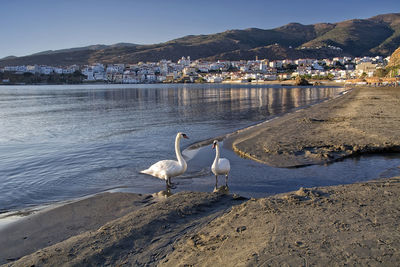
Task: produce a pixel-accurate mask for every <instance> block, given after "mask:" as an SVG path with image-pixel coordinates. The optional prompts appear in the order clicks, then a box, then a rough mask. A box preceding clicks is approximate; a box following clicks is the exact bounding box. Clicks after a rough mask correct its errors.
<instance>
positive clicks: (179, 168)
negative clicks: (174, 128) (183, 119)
mask: <svg viewBox="0 0 400 267" xmlns="http://www.w3.org/2000/svg"><path fill="white" fill-rule="evenodd" d="M182 137H183V138H186V139H189V137H187V135H186V134H184V133H177V135H176V138H175V153H176V158H177V159H178V161H176V160H161V161H159V162H156V163H154V164H153V165H151V166H150V167H149V168H148V169H146V170H143V171H141V173H144V174H148V175H152V176H155V177H158V178H160V179H164V180H165V181H166V183H167V188H168V187H170V186H171V185H172V184H171V177H175V176H178V175H181V174H182V173H184V172H185V171H186V168H187V164H186V161H185V160H184V159H183V157H182V154H181V149H180V147H179V142H180V140H181V138H182Z"/></svg>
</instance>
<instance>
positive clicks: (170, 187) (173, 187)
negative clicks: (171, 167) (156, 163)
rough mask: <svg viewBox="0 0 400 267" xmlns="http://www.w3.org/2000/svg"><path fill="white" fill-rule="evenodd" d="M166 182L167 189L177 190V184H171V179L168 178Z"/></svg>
mask: <svg viewBox="0 0 400 267" xmlns="http://www.w3.org/2000/svg"><path fill="white" fill-rule="evenodd" d="M165 181H166V182H167V188H168V189H175V188H176V186H175V184H174V183H172V182H171V178H168V179H167V180H165Z"/></svg>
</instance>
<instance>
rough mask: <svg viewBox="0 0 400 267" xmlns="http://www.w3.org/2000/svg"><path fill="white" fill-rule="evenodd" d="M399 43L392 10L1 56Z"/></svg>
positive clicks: (267, 52)
mask: <svg viewBox="0 0 400 267" xmlns="http://www.w3.org/2000/svg"><path fill="white" fill-rule="evenodd" d="M328 46H335V47H340V48H341V49H342V50H337V49H331V48H328ZM399 46H400V13H393V14H384V15H378V16H375V17H372V18H369V19H354V20H348V21H343V22H338V23H319V24H313V25H302V24H299V23H290V24H287V25H284V26H282V27H278V28H275V29H269V30H264V29H258V28H249V29H245V30H228V31H225V32H221V33H216V34H209V35H189V36H185V37H182V38H178V39H174V40H171V41H168V42H164V43H160V44H153V45H137V44H129V43H119V44H114V45H93V46H87V47H79V48H71V49H62V50H54V51H53V50H50V51H44V52H40V53H36V54H33V55H29V56H24V57H7V58H3V59H0V66H7V65H27V64H45V65H71V64H79V65H82V64H88V63H94V62H102V63H136V62H140V61H158V60H161V59H169V60H173V61H177V60H178V59H179V58H181V57H182V56H190V57H191V58H192V59H212V60H218V59H220V60H238V59H254V58H255V57H256V56H258V58H268V59H283V58H291V59H294V58H301V57H312V58H321V57H335V56H343V55H348V56H365V55H371V56H373V55H383V56H388V55H390V54H391V53H393V51H394V50H395V49H396V48H397V47H399ZM304 48H306V49H304Z"/></svg>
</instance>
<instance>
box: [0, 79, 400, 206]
mask: <svg viewBox="0 0 400 267" xmlns="http://www.w3.org/2000/svg"><path fill="white" fill-rule="evenodd" d="M343 91H344V90H343V89H342V88H334V87H330V88H329V87H311V88H295V87H282V86H270V85H268V86H267V85H265V86H257V85H218V84H217V85H216V84H211V85H78V86H73V85H65V86H2V87H0V212H1V211H7V210H14V209H21V208H25V207H29V206H35V205H41V204H46V203H52V202H56V201H62V200H67V199H73V198H77V197H81V196H85V195H89V194H93V193H98V192H102V191H106V190H122V191H130V192H137V193H154V192H158V191H161V190H163V189H164V188H165V182H164V181H161V180H159V179H157V178H153V177H150V176H146V175H143V174H140V173H139V171H140V170H142V169H145V168H147V167H148V166H150V165H151V164H152V163H154V162H156V161H158V160H161V159H173V158H174V157H175V153H174V138H175V135H176V132H178V131H182V132H185V133H186V134H187V135H188V136H189V138H190V139H189V140H184V141H182V143H181V145H182V148H183V149H185V148H187V147H189V146H190V145H191V144H193V143H196V142H199V141H202V140H205V139H209V138H213V137H215V136H219V135H222V134H226V133H229V132H232V131H234V130H237V129H240V128H243V127H246V126H248V125H251V124H255V123H257V122H260V121H263V120H266V119H268V118H271V117H273V116H277V115H280V114H284V113H287V112H291V111H293V110H295V109H298V108H301V107H304V106H308V105H311V104H314V103H317V102H320V101H322V100H325V99H328V98H332V97H335V96H338V95H339V94H341V93H342V92H343ZM213 153H214V151H212V150H211V148H210V147H204V148H202V149H200V150H199V151H198V153H197V154H196V155H195V156H194V158H192V159H191V160H190V161H189V162H188V165H189V169H188V171H187V173H186V174H185V175H184V176H183V177H181V178H180V179H175V180H173V181H174V182H177V188H176V189H175V191H180V190H198V191H212V189H213V185H214V181H215V180H214V178H213V177H212V175H211V173H210V170H209V169H210V165H211V162H212V160H213V157H214V154H213ZM222 153H223V156H224V157H227V158H229V159H230V160H231V164H232V171H231V175H230V189H231V191H232V192H235V193H239V194H243V195H246V196H265V195H269V194H273V193H279V192H284V191H288V190H295V189H296V188H298V187H299V186H316V185H326V184H338V183H348V182H354V181H357V180H365V179H371V178H375V177H378V176H385V175H386V176H390V175H395V174H398V168H397V166H399V164H400V161H399V158H398V157H396V156H393V155H388V156H387V157H372V158H371V157H363V158H358V159H351V160H346V161H343V162H339V163H335V164H332V165H329V166H311V167H306V168H299V169H279V168H272V167H268V166H265V165H261V164H258V163H255V162H252V161H249V160H245V159H241V158H239V157H237V156H236V155H235V154H234V153H233V152H231V151H229V150H223V151H222ZM221 180H222V179H221Z"/></svg>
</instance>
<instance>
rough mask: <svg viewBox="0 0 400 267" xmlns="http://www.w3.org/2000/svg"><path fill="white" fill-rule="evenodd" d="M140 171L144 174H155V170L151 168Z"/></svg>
mask: <svg viewBox="0 0 400 267" xmlns="http://www.w3.org/2000/svg"><path fill="white" fill-rule="evenodd" d="M140 173H144V174H148V175H153V172H152V171H151V169H146V170H143V171H140Z"/></svg>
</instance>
